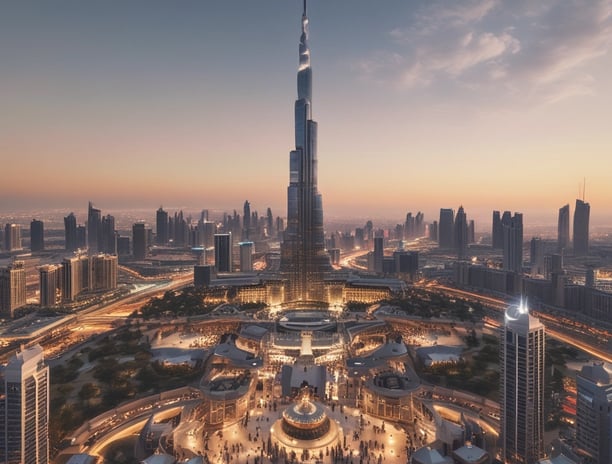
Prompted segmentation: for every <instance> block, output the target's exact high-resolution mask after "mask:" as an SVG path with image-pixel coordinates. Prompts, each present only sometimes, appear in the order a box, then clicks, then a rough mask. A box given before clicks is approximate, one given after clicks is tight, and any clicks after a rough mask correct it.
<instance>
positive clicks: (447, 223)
mask: <svg viewBox="0 0 612 464" xmlns="http://www.w3.org/2000/svg"><path fill="white" fill-rule="evenodd" d="M454 227H455V212H454V211H453V210H452V209H450V208H441V209H440V222H439V223H438V238H439V239H438V244H439V245H440V248H449V249H450V248H453V245H454V238H453V237H454V235H453V230H454Z"/></svg>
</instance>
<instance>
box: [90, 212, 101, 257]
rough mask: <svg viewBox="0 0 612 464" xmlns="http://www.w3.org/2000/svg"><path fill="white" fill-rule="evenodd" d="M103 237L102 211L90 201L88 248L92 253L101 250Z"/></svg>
mask: <svg viewBox="0 0 612 464" xmlns="http://www.w3.org/2000/svg"><path fill="white" fill-rule="evenodd" d="M101 238H102V212H101V211H100V210H99V209H97V208H94V206H93V203H92V202H91V201H90V202H89V207H88V209H87V249H88V252H89V253H90V254H96V253H98V252H99V251H100V248H101V247H100V240H101Z"/></svg>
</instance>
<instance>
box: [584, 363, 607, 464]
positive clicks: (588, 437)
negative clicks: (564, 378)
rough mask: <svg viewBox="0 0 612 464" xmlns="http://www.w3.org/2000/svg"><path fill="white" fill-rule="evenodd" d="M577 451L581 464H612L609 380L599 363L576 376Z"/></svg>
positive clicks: (587, 367)
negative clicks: (582, 463) (581, 459)
mask: <svg viewBox="0 0 612 464" xmlns="http://www.w3.org/2000/svg"><path fill="white" fill-rule="evenodd" d="M576 386H577V399H576V449H577V452H578V454H579V455H580V456H581V457H582V458H583V459H584V464H612V380H611V377H610V373H609V372H608V371H606V369H605V368H604V366H603V364H602V363H596V364H593V365H591V366H584V367H583V368H582V370H581V371H580V373H579V374H578V376H577V377H576Z"/></svg>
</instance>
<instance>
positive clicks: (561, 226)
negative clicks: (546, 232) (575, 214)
mask: <svg viewBox="0 0 612 464" xmlns="http://www.w3.org/2000/svg"><path fill="white" fill-rule="evenodd" d="M569 244H570V205H569V204H567V205H565V206H562V207H561V208H559V221H558V224H557V251H558V252H561V251H563V250H564V249H566V248H568V247H569Z"/></svg>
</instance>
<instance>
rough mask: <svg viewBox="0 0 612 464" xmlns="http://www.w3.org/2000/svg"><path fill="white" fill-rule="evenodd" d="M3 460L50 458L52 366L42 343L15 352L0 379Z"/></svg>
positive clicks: (23, 463) (35, 463)
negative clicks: (48, 361)
mask: <svg viewBox="0 0 612 464" xmlns="http://www.w3.org/2000/svg"><path fill="white" fill-rule="evenodd" d="M0 388H2V392H1V393H2V394H1V395H0V462H3V463H7V464H47V463H48V462H49V425H48V424H49V392H50V390H51V385H50V382H49V368H48V367H47V366H46V365H45V362H44V357H43V349H42V348H41V347H40V345H35V346H33V347H31V348H27V349H22V351H20V352H18V353H17V354H16V355H15V356H13V357H12V358H11V359H10V360H9V362H8V364H7V366H6V369H5V370H4V378H3V379H2V382H0Z"/></svg>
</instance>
